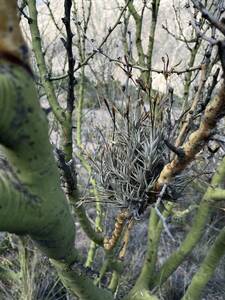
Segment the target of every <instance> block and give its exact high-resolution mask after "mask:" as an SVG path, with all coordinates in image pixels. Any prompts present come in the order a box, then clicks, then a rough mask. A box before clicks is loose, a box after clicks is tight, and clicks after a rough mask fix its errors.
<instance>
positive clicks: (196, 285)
mask: <svg viewBox="0 0 225 300" xmlns="http://www.w3.org/2000/svg"><path fill="white" fill-rule="evenodd" d="M224 254H225V228H223V230H221V232H220V234H219V235H218V237H217V239H216V241H215V243H214V244H213V246H212V247H211V249H210V250H209V252H208V253H207V255H206V257H205V259H204V260H203V262H202V264H201V266H200V268H199V270H198V271H197V273H195V275H194V277H193V278H192V281H191V283H190V285H189V287H188V289H187V291H186V293H185V295H184V296H183V298H182V300H198V299H201V294H202V291H203V290H204V288H205V286H206V284H207V283H208V282H209V280H210V278H211V277H212V276H213V274H214V272H215V269H216V267H217V265H218V263H219V262H220V260H221V258H222V257H223V256H224Z"/></svg>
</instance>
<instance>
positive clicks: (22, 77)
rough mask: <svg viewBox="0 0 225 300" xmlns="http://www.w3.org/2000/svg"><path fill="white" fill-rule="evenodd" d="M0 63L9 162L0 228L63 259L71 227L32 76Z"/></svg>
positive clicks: (1, 125) (69, 248)
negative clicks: (10, 167)
mask: <svg viewBox="0 0 225 300" xmlns="http://www.w3.org/2000/svg"><path fill="white" fill-rule="evenodd" d="M0 63H1V65H0V87H1V88H0V111H1V116H2V117H1V120H0V143H1V144H2V145H3V149H2V152H3V153H4V155H5V156H6V157H7V159H8V161H9V162H10V164H11V166H13V171H12V173H13V174H12V176H10V175H9V173H10V172H8V176H4V174H3V175H2V176H1V180H0V186H1V190H2V192H1V198H0V202H1V209H0V220H1V222H0V230H2V231H4V230H5V231H8V232H16V233H19V234H30V235H31V236H32V237H33V239H34V240H35V241H36V242H37V243H38V244H39V246H40V247H41V248H42V249H43V250H44V252H46V254H47V255H48V256H49V257H52V258H56V259H59V258H62V259H68V258H69V256H70V255H72V252H73V242H74V234H75V227H74V222H73V218H72V215H71V213H70V208H69V205H68V203H67V200H66V198H65V196H64V194H63V192H62V190H61V188H60V180H59V174H58V169H57V167H56V163H55V160H54V157H53V153H52V147H51V145H50V143H49V140H48V124H47V120H46V117H45V114H44V112H43V111H42V109H41V107H40V105H39V103H38V100H37V94H36V89H35V87H34V82H33V79H32V78H31V76H30V74H28V73H27V72H26V71H25V70H24V69H23V68H22V67H19V66H16V65H13V64H10V63H7V62H3V61H1V62H0ZM10 177H11V178H10ZM13 178H16V179H13ZM9 215H10V218H9ZM65 220H66V221H65Z"/></svg>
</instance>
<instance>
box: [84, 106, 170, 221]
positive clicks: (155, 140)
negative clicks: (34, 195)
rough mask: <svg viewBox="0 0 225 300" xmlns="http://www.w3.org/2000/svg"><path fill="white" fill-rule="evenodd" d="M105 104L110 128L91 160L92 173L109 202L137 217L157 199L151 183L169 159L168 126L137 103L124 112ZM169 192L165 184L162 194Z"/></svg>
mask: <svg viewBox="0 0 225 300" xmlns="http://www.w3.org/2000/svg"><path fill="white" fill-rule="evenodd" d="M107 107H108V110H109V112H110V116H111V118H112V121H113V128H112V130H111V131H110V134H109V136H107V137H104V138H103V142H102V145H101V147H100V151H98V159H97V162H96V158H95V160H92V159H91V162H92V165H93V168H94V171H95V176H96V179H97V180H98V182H99V184H100V186H101V187H102V189H103V193H104V194H105V196H107V198H108V199H109V200H110V202H112V203H114V204H115V205H116V206H119V207H121V208H126V209H128V211H129V212H130V213H131V214H132V215H133V216H134V217H135V218H139V216H140V215H141V214H142V213H143V212H144V211H145V209H146V207H147V206H148V205H150V204H152V203H154V202H155V201H156V197H157V195H156V193H155V192H154V185H155V183H156V180H157V178H158V176H159V174H160V172H161V171H162V169H163V167H164V165H165V164H166V163H167V162H168V159H169V152H170V149H169V148H168V146H167V144H166V143H165V135H166V134H167V132H168V126H167V125H166V123H165V122H160V124H161V125H160V124H159V125H158V123H157V122H156V118H152V115H151V113H150V112H148V111H146V109H145V107H144V105H143V104H140V103H139V104H138V105H137V106H136V107H135V108H134V109H131V108H130V106H129V108H128V106H127V108H126V112H125V113H122V112H121V110H119V109H116V108H115V107H113V108H112V110H111V109H109V105H107ZM159 114H161V113H159ZM156 124H157V125H156ZM102 135H103V134H102ZM89 158H90V157H89ZM171 191H172V189H171V187H168V188H167V191H166V193H165V194H164V197H168V196H169V195H170V196H171V194H172V193H171Z"/></svg>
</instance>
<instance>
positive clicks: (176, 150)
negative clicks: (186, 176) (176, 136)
mask: <svg viewBox="0 0 225 300" xmlns="http://www.w3.org/2000/svg"><path fill="white" fill-rule="evenodd" d="M164 142H165V144H166V146H167V147H168V148H169V149H170V150H171V151H172V152H174V153H175V154H176V155H177V156H178V158H179V160H184V159H185V152H184V150H183V149H182V148H177V147H175V146H174V145H172V144H171V143H170V142H169V141H167V140H166V139H164Z"/></svg>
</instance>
